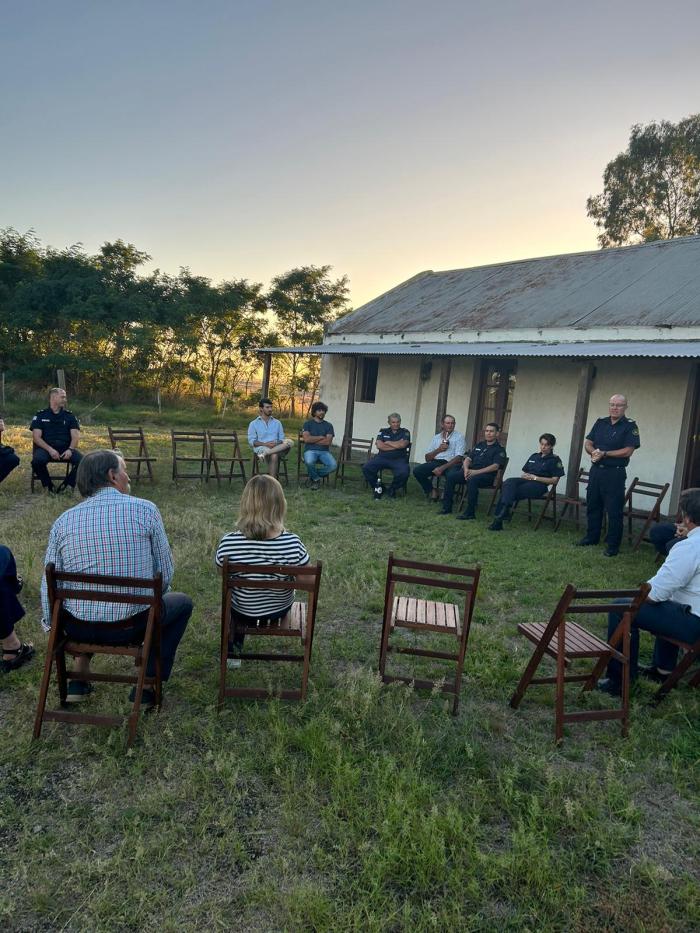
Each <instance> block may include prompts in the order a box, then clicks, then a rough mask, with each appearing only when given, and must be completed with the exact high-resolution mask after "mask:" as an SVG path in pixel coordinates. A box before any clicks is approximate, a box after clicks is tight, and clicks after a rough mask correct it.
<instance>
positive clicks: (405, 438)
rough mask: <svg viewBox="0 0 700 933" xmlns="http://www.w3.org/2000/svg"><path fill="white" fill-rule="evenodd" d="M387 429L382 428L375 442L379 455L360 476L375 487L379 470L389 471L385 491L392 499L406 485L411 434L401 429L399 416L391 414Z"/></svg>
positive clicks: (363, 469)
mask: <svg viewBox="0 0 700 933" xmlns="http://www.w3.org/2000/svg"><path fill="white" fill-rule="evenodd" d="M388 421H389V427H388V428H382V430H381V431H379V433H378V434H377V439H376V441H375V443H376V445H377V450H378V451H379V453H378V454H377V455H376V456H374V457H372V458H371V459H370V460H368V461H367V463H365V465H364V466H363V467H362V474H363V476H364V478H365V479H366V480H367V482H368V483H369V485H370V486H372V487H376V484H377V477H378V475H379V471H380V470H391V473H392V477H393V479H392V483H391V486H389V488H388V489H387V491H386V494H387V496H389V497H390V498H392V499H393V498H394V496H395V495H396V491H397V490H398V489H401V487H402V486H405V485H406V482H407V480H408V476H409V473H410V469H409V466H408V452H409V450H410V447H411V434H410V432H409V431H407V430H406V428H402V427H401V415H399V414H398V413H397V412H392V413H391V414H390V415H389V418H388Z"/></svg>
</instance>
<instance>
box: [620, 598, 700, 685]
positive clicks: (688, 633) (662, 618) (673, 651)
mask: <svg viewBox="0 0 700 933" xmlns="http://www.w3.org/2000/svg"><path fill="white" fill-rule="evenodd" d="M619 601H620V602H621V603H624V602H627V600H624V599H622V600H619ZM621 618H622V613H620V612H611V613H610V614H609V615H608V638H610V637H611V636H612V633H613V632H614V631H615V629H616V628H617V626H618V624H619V622H620V619H621ZM640 629H643V630H644V631H645V632H651V634H652V635H656V641H655V642H654V654H653V657H652V662H651V663H652V664H653V665H654V667H659V668H661V670H663V671H672V670H673V668H674V667H675V666H676V663H677V661H678V648H677V647H676V646H675V645H672V644H671V642H670V641H666V640H665V639H664V637H663V636H664V635H669V636H670V637H671V638H678V639H679V640H681V641H688V642H694V641H697V639H698V638H700V618H699V617H698V616H694V615H693V614H692V613H690V612H688V609H687V607H686V606H682V605H681V604H680V603H674V602H673V601H672V600H670V599H669V600H667V601H666V602H663V603H649V602H646V603H642V606H641V608H640V610H639V612H638V613H637V615H636V617H635V620H634V622H633V623H632V633H631V636H632V637H631V639H630V680H634V679H635V677H636V676H637V667H638V659H639V630H640ZM617 647H618V651H619V650H620V645H618V646H617ZM608 677H609V678H610V679H611V680H615V681H618V682H619V681H620V680H621V679H622V667H621V665H620V662H619V661H615V660H614V659H613V660H611V661H609V662H608Z"/></svg>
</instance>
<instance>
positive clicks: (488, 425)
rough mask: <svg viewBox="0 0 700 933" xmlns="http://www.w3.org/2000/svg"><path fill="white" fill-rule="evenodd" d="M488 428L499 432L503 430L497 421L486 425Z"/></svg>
mask: <svg viewBox="0 0 700 933" xmlns="http://www.w3.org/2000/svg"><path fill="white" fill-rule="evenodd" d="M486 427H487V428H495V429H496V430H497V431H500V430H501V426H500V424H498V422H497V421H489V423H488V424H487V425H486Z"/></svg>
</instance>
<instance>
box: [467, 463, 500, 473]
mask: <svg viewBox="0 0 700 933" xmlns="http://www.w3.org/2000/svg"><path fill="white" fill-rule="evenodd" d="M500 469H501V465H500V463H491V464H489V466H485V467H482V468H481V469H480V470H470V469H469V468H468V467H467V469H465V471H464V475H465V476H466V475H467V473H468V474H469V476H481V475H482V474H483V473H498V471H499V470H500Z"/></svg>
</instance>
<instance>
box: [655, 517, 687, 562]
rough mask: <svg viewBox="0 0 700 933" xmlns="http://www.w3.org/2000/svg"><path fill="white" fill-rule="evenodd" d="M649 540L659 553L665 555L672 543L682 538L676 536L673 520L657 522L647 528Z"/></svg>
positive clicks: (676, 542)
mask: <svg viewBox="0 0 700 933" xmlns="http://www.w3.org/2000/svg"><path fill="white" fill-rule="evenodd" d="M649 540H650V541H651V543H652V544H653V545H654V547H655V548H656V550H657V551H658V552H659V554H661V556H662V557H665V556H666V555H667V554H668V552H669V551H670V550H671V548H672V547H673V545H674V544H678V542H679V541H682V540H683V539H682V538H677V537H676V526H675V524H674V523H673V522H658V523H657V524H655V525H652V526H651V528H650V529H649Z"/></svg>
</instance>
